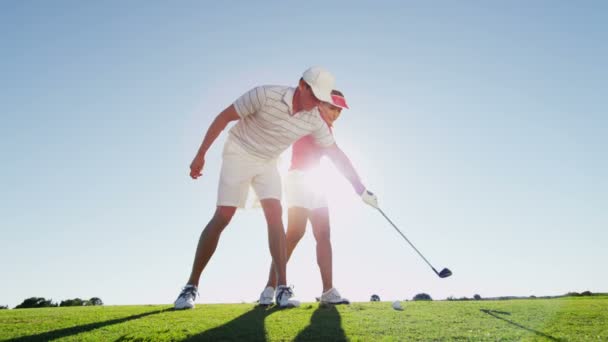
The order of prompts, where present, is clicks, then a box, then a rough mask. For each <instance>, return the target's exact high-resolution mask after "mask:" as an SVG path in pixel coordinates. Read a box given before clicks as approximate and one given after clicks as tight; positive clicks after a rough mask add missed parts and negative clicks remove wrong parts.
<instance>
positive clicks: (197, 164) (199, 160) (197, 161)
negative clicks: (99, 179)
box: [190, 155, 205, 179]
mask: <svg viewBox="0 0 608 342" xmlns="http://www.w3.org/2000/svg"><path fill="white" fill-rule="evenodd" d="M203 166H205V157H202V156H201V157H199V156H198V155H197V156H196V157H194V160H193V161H192V164H190V177H192V179H197V178H198V177H200V176H202V175H203V174H202V171H203Z"/></svg>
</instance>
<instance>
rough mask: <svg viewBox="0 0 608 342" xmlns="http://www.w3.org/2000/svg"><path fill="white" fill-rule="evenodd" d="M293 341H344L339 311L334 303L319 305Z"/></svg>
mask: <svg viewBox="0 0 608 342" xmlns="http://www.w3.org/2000/svg"><path fill="white" fill-rule="evenodd" d="M294 341H298V342H303V341H346V335H345V334H344V329H342V319H341V318H340V313H338V310H336V307H335V306H334V305H329V306H319V308H318V309H317V310H315V312H314V313H313V314H312V317H310V324H309V325H308V326H307V327H306V328H305V329H304V330H302V331H301V332H300V333H299V334H298V336H296V338H295V339H294Z"/></svg>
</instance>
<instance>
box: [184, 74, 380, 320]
mask: <svg viewBox="0 0 608 342" xmlns="http://www.w3.org/2000/svg"><path fill="white" fill-rule="evenodd" d="M334 83H335V79H334V77H333V75H331V74H330V73H329V72H328V71H326V70H325V69H323V68H320V67H312V68H309V69H307V70H306V71H305V72H304V74H303V75H302V78H301V79H300V81H299V83H298V86H297V88H295V89H294V88H291V87H283V86H260V87H256V88H254V89H252V90H250V91H248V92H247V93H245V94H243V95H242V96H241V97H239V98H238V99H237V100H236V101H235V102H234V103H233V104H232V105H230V106H229V107H228V108H226V109H224V110H223V111H222V112H221V113H220V114H219V115H218V116H217V117H216V118H215V119H214V121H213V122H212V123H211V126H209V128H208V130H207V133H206V134H205V137H204V139H203V142H202V144H201V146H200V148H199V150H198V152H197V153H196V156H195V157H194V160H193V161H192V164H191V165H190V177H192V178H193V179H197V178H198V177H200V176H201V175H202V170H203V166H204V164H205V154H206V152H207V150H208V149H209V147H210V146H211V145H212V144H213V142H214V141H215V139H216V138H217V137H218V136H219V134H220V133H221V132H222V131H223V130H224V128H226V126H227V125H228V123H229V122H231V121H238V122H237V123H236V125H234V127H232V128H231V129H230V133H229V137H228V139H227V141H226V143H225V145H224V151H223V155H222V158H223V160H222V169H221V174H220V182H219V187H218V199H217V209H216V211H215V214H214V215H213V217H212V218H211V220H210V221H209V223H208V224H207V226H206V227H205V229H204V230H203V232H202V233H201V236H200V239H199V242H198V246H197V249H196V254H195V256H194V263H193V265H192V272H191V273H190V278H189V279H188V282H187V284H186V286H185V287H184V288H183V290H182V292H181V293H180V295H179V297H178V298H177V300H176V301H175V308H176V309H190V308H193V307H194V301H195V299H196V296H197V295H198V283H199V278H200V276H201V273H202V272H203V270H204V268H205V266H206V265H207V263H208V262H209V259H211V256H212V255H213V253H214V252H215V248H216V247H217V243H218V240H219V237H220V235H221V233H222V231H223V230H224V228H226V226H227V225H228V223H229V222H230V220H231V219H232V216H233V215H234V213H235V211H236V208H237V207H243V206H244V204H245V201H246V199H247V195H248V191H249V187H250V186H252V187H253V189H254V191H255V192H256V195H257V196H258V198H259V199H260V203H261V205H262V209H263V210H264V216H265V217H266V222H267V225H268V244H269V247H270V254H271V256H272V263H273V265H274V267H275V270H276V274H277V291H276V297H275V300H276V303H277V305H278V306H280V307H293V306H298V305H299V302H298V301H296V300H293V299H292V297H293V292H292V290H291V288H290V287H288V286H287V285H286V284H287V275H286V263H287V256H286V246H285V231H284V227H283V221H282V208H281V178H280V176H279V173H278V170H277V158H278V156H279V155H280V154H281V153H282V152H283V151H284V150H286V149H287V148H288V147H289V146H290V145H291V144H292V143H293V142H295V141H296V140H298V139H299V138H301V137H303V136H306V135H312V137H313V139H314V141H315V143H316V144H317V145H318V146H320V147H321V148H323V151H324V153H325V154H326V155H327V156H328V157H329V158H330V159H331V160H332V161H333V162H334V164H335V165H336V166H337V167H338V168H339V169H340V170H341V171H342V173H343V174H344V175H345V177H347V179H348V180H349V181H350V182H351V184H352V185H353V187H354V189H355V191H356V192H357V193H358V194H360V195H361V197H362V198H363V200H364V201H365V202H366V203H368V204H370V205H375V204H376V203H377V199H376V197H375V195H373V194H372V193H371V192H369V191H366V189H365V187H364V186H363V184H362V183H361V180H360V179H359V176H358V175H357V172H356V171H355V170H354V168H353V166H352V165H351V163H350V161H349V160H348V158H347V157H346V155H345V154H344V153H343V152H342V150H340V148H338V147H337V146H336V144H335V142H334V139H333V136H332V134H331V132H330V129H329V127H328V125H327V124H326V123H325V121H324V120H323V119H322V118H321V116H320V113H319V110H318V108H317V106H318V104H319V103H320V101H325V102H331V101H332V99H331V91H332V89H333V88H334Z"/></svg>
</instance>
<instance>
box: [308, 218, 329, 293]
mask: <svg viewBox="0 0 608 342" xmlns="http://www.w3.org/2000/svg"><path fill="white" fill-rule="evenodd" d="M310 223H311V224H312V231H313V234H314V236H315V240H316V241H317V264H318V265H319V270H320V271H321V280H322V281H323V293H325V292H327V291H329V290H330V289H331V288H333V279H332V274H333V272H332V250H331V241H330V227H329V210H328V208H327V207H324V208H318V209H314V210H312V213H311V215H310Z"/></svg>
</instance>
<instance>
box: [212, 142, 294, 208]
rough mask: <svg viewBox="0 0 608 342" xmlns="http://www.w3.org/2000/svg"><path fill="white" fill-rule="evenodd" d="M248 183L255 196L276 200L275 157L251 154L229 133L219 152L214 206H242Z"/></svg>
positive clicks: (278, 181)
mask: <svg viewBox="0 0 608 342" xmlns="http://www.w3.org/2000/svg"><path fill="white" fill-rule="evenodd" d="M250 186H251V187H253V190H254V191H255V193H256V195H257V196H258V198H259V199H268V198H274V199H278V200H279V201H280V200H281V193H282V190H281V176H280V175H279V171H278V169H277V159H271V160H264V159H260V158H257V157H254V156H252V155H251V154H250V153H248V152H247V151H245V150H244V149H243V148H242V147H241V146H239V145H238V143H237V142H235V141H234V139H233V138H232V137H230V136H229V137H228V140H226V144H225V145H224V152H223V153H222V171H221V173H220V184H219V186H218V189H217V205H218V206H229V207H238V208H244V207H245V203H246V201H247V196H248V194H249V187H250Z"/></svg>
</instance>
